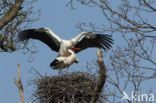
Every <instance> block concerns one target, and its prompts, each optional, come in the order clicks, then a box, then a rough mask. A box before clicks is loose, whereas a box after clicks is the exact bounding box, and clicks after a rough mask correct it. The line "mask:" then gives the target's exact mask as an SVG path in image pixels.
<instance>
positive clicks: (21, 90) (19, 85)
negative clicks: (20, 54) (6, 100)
mask: <svg viewBox="0 0 156 103" xmlns="http://www.w3.org/2000/svg"><path fill="white" fill-rule="evenodd" d="M18 79H19V80H17V79H16V78H14V82H15V84H16V86H17V87H18V89H19V93H20V99H21V103H25V102H24V90H23V85H22V81H21V73H20V65H19V64H18Z"/></svg>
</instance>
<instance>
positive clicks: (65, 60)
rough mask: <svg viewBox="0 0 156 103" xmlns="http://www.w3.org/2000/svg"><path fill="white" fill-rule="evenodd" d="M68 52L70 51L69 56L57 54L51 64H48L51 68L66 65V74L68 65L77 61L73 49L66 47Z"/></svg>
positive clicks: (64, 66) (59, 67)
mask: <svg viewBox="0 0 156 103" xmlns="http://www.w3.org/2000/svg"><path fill="white" fill-rule="evenodd" d="M68 52H69V53H70V55H69V56H67V57H65V56H59V57H57V58H56V59H55V60H54V61H53V62H52V63H51V64H50V66H51V67H52V68H53V69H63V68H66V67H67V70H66V74H67V71H68V68H69V66H70V65H72V64H73V63H78V62H79V61H78V59H77V57H76V54H75V52H74V51H73V50H71V49H68Z"/></svg>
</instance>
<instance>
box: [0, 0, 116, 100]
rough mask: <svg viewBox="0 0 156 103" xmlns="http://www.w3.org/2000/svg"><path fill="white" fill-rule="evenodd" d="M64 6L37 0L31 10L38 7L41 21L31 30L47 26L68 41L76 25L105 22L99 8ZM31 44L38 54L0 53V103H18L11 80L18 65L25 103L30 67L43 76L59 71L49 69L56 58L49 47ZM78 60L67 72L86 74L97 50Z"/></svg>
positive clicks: (56, 1)
mask: <svg viewBox="0 0 156 103" xmlns="http://www.w3.org/2000/svg"><path fill="white" fill-rule="evenodd" d="M66 3H67V2H65V0H64V1H63V0H62V1H61V0H39V1H37V2H36V3H35V5H34V7H35V9H38V8H41V15H40V17H39V18H40V19H39V20H38V21H36V22H34V23H33V24H32V27H31V28H40V27H48V28H50V29H51V30H52V31H53V32H54V33H56V34H57V35H58V36H59V37H61V38H63V39H71V38H73V37H75V36H76V35H78V34H79V33H80V31H79V30H78V29H77V28H76V24H77V23H79V22H80V21H82V22H86V23H88V22H93V23H96V24H97V25H101V24H104V23H105V22H104V21H103V15H102V13H101V10H100V9H98V8H89V7H86V6H82V5H79V4H77V5H75V6H76V10H72V9H70V7H66ZM23 29H25V28H23ZM117 40H118V39H117ZM115 42H116V41H115ZM33 43H35V45H36V47H37V50H38V51H39V52H38V53H36V54H33V55H30V54H25V55H24V54H23V53H22V50H20V51H15V52H13V53H0V83H1V86H0V102H1V103H20V98H19V93H18V89H17V87H16V85H15V84H14V77H17V63H19V64H20V66H21V75H22V82H23V86H24V90H25V91H24V93H25V99H26V103H28V102H30V101H31V100H30V98H29V97H30V96H31V94H32V91H33V88H32V87H31V86H28V81H30V80H32V79H33V78H34V75H33V74H32V73H31V72H30V71H31V68H32V67H33V68H35V69H37V70H38V71H39V72H40V73H41V74H42V75H57V73H58V71H56V70H52V69H51V68H50V66H49V64H50V63H51V62H52V61H53V60H54V59H55V58H56V56H57V53H56V52H54V51H51V49H50V48H49V47H48V46H46V45H45V44H43V43H41V42H40V41H37V40H34V41H33ZM115 45H116V44H115ZM115 45H114V46H115ZM77 57H78V59H79V64H73V65H72V66H71V67H70V68H69V72H72V71H85V66H86V63H87V62H88V61H92V60H94V59H96V58H97V56H96V49H88V50H85V51H82V52H81V53H79V54H78V55H77ZM31 58H35V59H34V60H33V62H29V59H31ZM107 62H108V61H107Z"/></svg>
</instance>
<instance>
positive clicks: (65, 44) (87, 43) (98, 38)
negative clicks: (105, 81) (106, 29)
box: [19, 28, 113, 56]
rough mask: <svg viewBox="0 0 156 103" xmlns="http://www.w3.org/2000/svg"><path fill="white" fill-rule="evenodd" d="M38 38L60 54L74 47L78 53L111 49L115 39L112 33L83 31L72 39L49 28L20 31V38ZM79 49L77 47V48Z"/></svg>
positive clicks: (66, 52) (62, 54) (65, 54)
mask: <svg viewBox="0 0 156 103" xmlns="http://www.w3.org/2000/svg"><path fill="white" fill-rule="evenodd" d="M30 38H32V39H38V40H40V41H42V42H44V43H45V44H47V45H48V46H49V47H50V48H51V49H52V50H53V51H56V52H59V56H68V55H69V54H68V49H74V51H75V52H76V53H78V52H80V51H81V50H84V49H87V48H90V47H97V48H102V49H104V50H106V49H109V48H110V47H111V46H112V44H113V40H112V38H111V36H110V35H106V34H94V33H91V32H82V33H80V34H79V35H78V36H76V37H75V38H73V39H71V40H64V39H61V38H60V37H58V36H57V35H56V34H55V33H54V32H52V31H51V30H50V29H48V28H39V29H27V30H24V31H21V32H20V33H19V40H21V41H23V40H25V39H26V40H28V39H30ZM75 47H76V48H79V49H76V48H75Z"/></svg>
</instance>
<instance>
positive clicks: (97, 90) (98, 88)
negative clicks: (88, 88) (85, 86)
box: [91, 50, 107, 103]
mask: <svg viewBox="0 0 156 103" xmlns="http://www.w3.org/2000/svg"><path fill="white" fill-rule="evenodd" d="M96 53H97V56H98V59H97V62H98V64H99V67H100V77H99V79H98V82H97V85H96V87H95V89H94V91H95V95H94V96H93V97H92V98H91V103H96V101H97V99H98V97H99V95H100V93H101V91H102V89H103V86H104V84H105V80H106V77H107V75H106V67H105V64H104V61H103V59H102V57H103V56H102V51H101V50H97V52H96Z"/></svg>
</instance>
